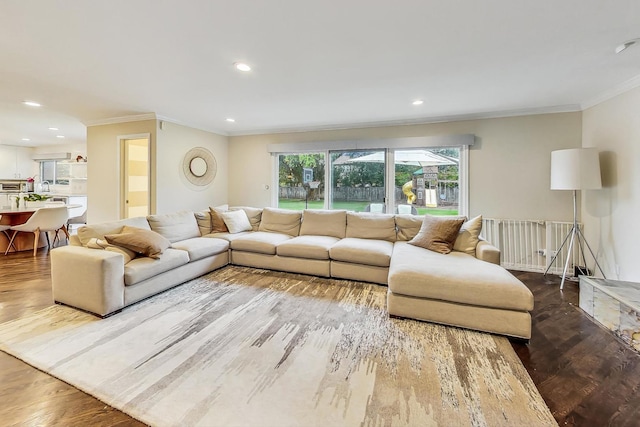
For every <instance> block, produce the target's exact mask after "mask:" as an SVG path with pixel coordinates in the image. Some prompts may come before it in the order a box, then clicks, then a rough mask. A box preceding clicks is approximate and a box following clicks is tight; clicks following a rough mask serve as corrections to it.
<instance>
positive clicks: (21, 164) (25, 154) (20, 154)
mask: <svg viewBox="0 0 640 427" xmlns="http://www.w3.org/2000/svg"><path fill="white" fill-rule="evenodd" d="M34 170H35V162H34V161H33V159H32V158H31V148H29V147H17V146H13V145H0V179H27V178H28V177H30V176H33V175H34V174H35V172H34Z"/></svg>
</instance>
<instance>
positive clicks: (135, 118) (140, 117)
mask: <svg viewBox="0 0 640 427" xmlns="http://www.w3.org/2000/svg"><path fill="white" fill-rule="evenodd" d="M144 120H156V114H155V113H145V114H133V115H131V116H120V117H110V118H106V119H97V120H87V121H85V122H82V123H83V124H84V125H85V126H101V125H113V124H116V123H128V122H142V121H144Z"/></svg>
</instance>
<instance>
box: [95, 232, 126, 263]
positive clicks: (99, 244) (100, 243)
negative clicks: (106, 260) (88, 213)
mask: <svg viewBox="0 0 640 427" xmlns="http://www.w3.org/2000/svg"><path fill="white" fill-rule="evenodd" d="M87 248H90V249H103V250H105V251H109V252H115V253H118V254H120V255H122V257H123V258H124V263H125V264H126V263H128V262H129V261H131V260H132V259H134V258H135V257H136V253H135V252H134V251H132V250H130V249H127V248H123V247H121V246H115V245H111V244H109V242H107V241H106V240H102V239H98V238H95V237H92V238H91V240H89V243H87Z"/></svg>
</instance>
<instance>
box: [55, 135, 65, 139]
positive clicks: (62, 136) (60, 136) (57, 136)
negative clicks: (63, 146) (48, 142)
mask: <svg viewBox="0 0 640 427" xmlns="http://www.w3.org/2000/svg"><path fill="white" fill-rule="evenodd" d="M56 138H60V139H62V138H64V135H56Z"/></svg>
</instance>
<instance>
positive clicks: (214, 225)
mask: <svg viewBox="0 0 640 427" xmlns="http://www.w3.org/2000/svg"><path fill="white" fill-rule="evenodd" d="M228 210H229V205H223V206H216V207H215V208H212V207H211V206H209V211H210V212H211V232H212V233H228V232H229V229H228V228H227V225H226V224H225V223H224V219H222V214H223V213H224V212H226V211H228Z"/></svg>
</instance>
